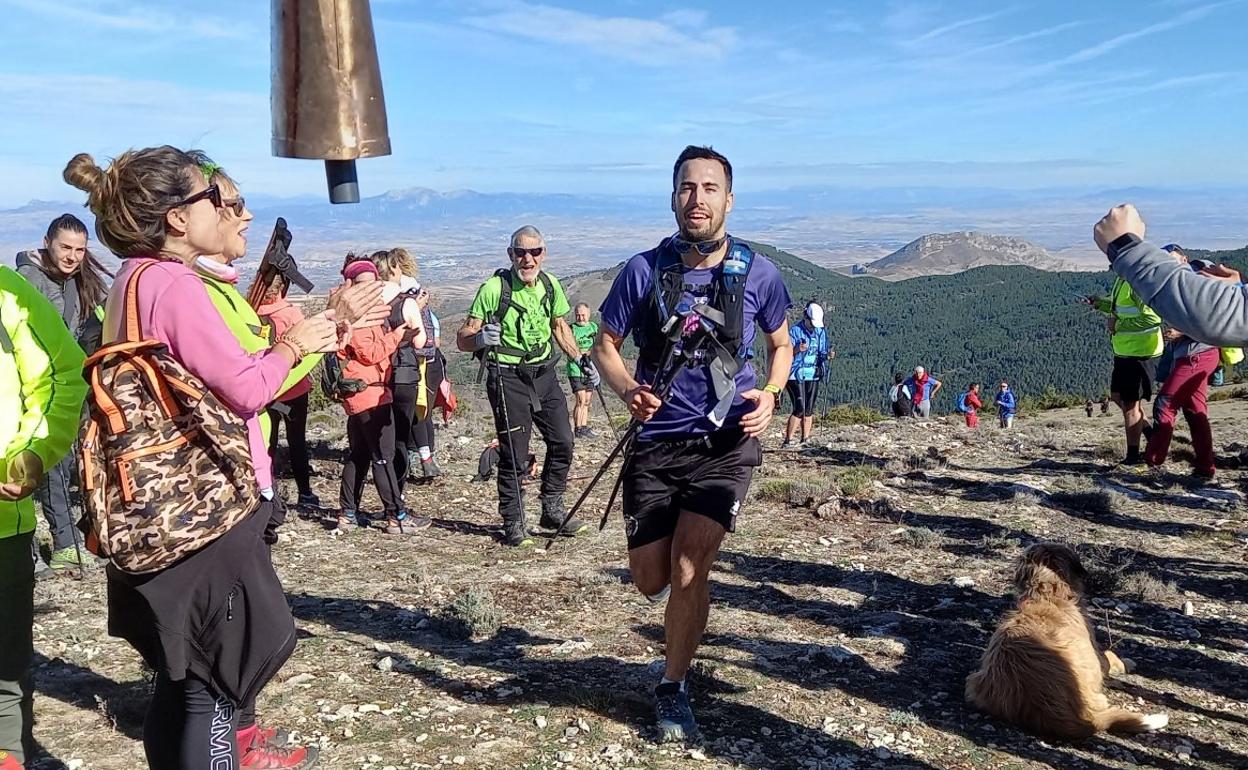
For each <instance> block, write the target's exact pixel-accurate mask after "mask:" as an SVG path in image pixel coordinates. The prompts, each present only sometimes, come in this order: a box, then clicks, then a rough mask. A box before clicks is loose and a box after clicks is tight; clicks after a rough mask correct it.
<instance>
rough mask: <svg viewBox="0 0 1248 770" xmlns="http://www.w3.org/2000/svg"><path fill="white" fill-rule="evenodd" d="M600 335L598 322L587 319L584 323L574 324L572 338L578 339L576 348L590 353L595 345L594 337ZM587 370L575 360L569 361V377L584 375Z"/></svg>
mask: <svg viewBox="0 0 1248 770" xmlns="http://www.w3.org/2000/svg"><path fill="white" fill-rule="evenodd" d="M597 336H598V324H596V323H595V322H593V321H586V322H585V323H583V324H578V323H574V324H572V338H573V339H575V340H576V349H577V350H579V351H581V352H582V353H588V352H589V351H590V349H592V348H593V347H594V338H595V337H597ZM584 376H585V372H583V371H581V367H580V366H579V365H578V364H577V362H575V361H569V362H568V377H569V378H571V377H584Z"/></svg>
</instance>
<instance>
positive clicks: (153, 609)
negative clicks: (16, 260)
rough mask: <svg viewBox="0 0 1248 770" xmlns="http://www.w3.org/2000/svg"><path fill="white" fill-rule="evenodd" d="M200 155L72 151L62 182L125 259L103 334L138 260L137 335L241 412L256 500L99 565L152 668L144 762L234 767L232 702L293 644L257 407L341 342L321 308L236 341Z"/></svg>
mask: <svg viewBox="0 0 1248 770" xmlns="http://www.w3.org/2000/svg"><path fill="white" fill-rule="evenodd" d="M204 160H205V159H204V158H203V157H202V156H200V155H193V154H188V153H186V152H182V151H181V150H178V149H175V148H173V147H169V146H164V147H155V148H149V149H144V150H132V151H128V152H125V153H123V154H122V155H120V156H119V157H117V158H116V159H115V160H113V162H112V164H111V165H110V166H109V167H108V168H107V169H102V168H100V167H99V166H98V165H96V163H95V162H94V161H93V160H92V159H91V157H90V156H89V155H85V154H83V155H78V156H75V157H74V158H73V159H72V160H71V161H70V162H69V165H68V166H67V167H66V169H65V180H66V181H67V182H69V183H70V184H72V185H74V186H75V187H77V188H79V189H81V190H84V191H86V192H87V193H88V196H89V197H88V205H89V206H90V207H91V210H92V211H93V212H94V214H95V217H96V234H97V235H98V236H99V239H100V241H101V242H102V243H103V244H104V245H105V246H107V247H108V248H109V249H111V250H112V252H113V253H114V254H116V255H117V256H118V257H120V258H122V260H123V265H122V267H121V269H120V270H119V271H118V275H117V280H116V282H115V283H114V286H113V289H112V291H111V292H110V293H109V296H108V301H107V303H106V305H105V317H104V332H103V341H104V343H105V344H109V343H111V342H113V341H115V340H117V339H118V338H120V337H121V333H122V329H121V324H122V320H123V319H122V315H123V306H124V298H125V295H126V289H127V286H128V285H129V283H130V281H131V277H132V276H133V275H134V274H135V271H136V270H138V269H139V268H140V267H143V269H144V272H143V273H142V280H139V281H138V283H137V284H136V287H135V293H136V295H137V300H138V303H137V304H138V314H137V315H138V318H137V321H138V324H139V327H140V332H141V334H140V336H141V337H143V338H146V339H155V340H158V341H159V342H161V343H163V344H164V345H165V346H166V347H167V349H168V353H169V355H170V356H172V357H173V358H174V359H176V360H177V361H178V362H179V363H180V364H181V365H182V366H183V367H184V368H185V369H187V370H188V371H189V372H190V373H191V374H193V375H195V376H196V377H198V378H199V379H200V380H201V381H202V382H203V383H204V385H205V386H206V387H207V388H208V389H209V390H211V391H212V393H213V394H214V395H215V396H216V398H217V400H218V401H220V402H221V404H223V405H224V406H225V407H227V408H228V409H230V410H231V411H233V412H234V413H235V414H237V415H238V417H239V418H240V419H241V420H243V421H244V422H245V424H246V429H247V434H248V438H249V445H250V447H251V459H252V465H253V467H254V471H255V478H256V483H257V486H258V487H259V489H260V490H261V495H260V503H259V505H258V506H257V507H256V509H255V510H254V511H252V512H251V513H250V514H249V515H247V516H245V517H242V518H241V519H240V520H239V522H238V523H237V524H235V525H234V526H233V527H232V528H230V529H229V530H228V531H226V532H225V533H224V534H222V535H221V536H220V537H218V538H217V539H215V540H212V541H211V542H209V543H208V544H207V545H205V546H203V547H202V548H200V549H199V550H197V551H194V552H193V553H191V554H190V555H188V556H186V557H184V558H182V559H180V560H179V561H176V562H174V563H173V564H172V565H171V566H167V567H164V568H163V569H160V570H158V571H155V572H145V573H143V574H133V573H129V572H125V571H123V570H121V569H120V568H118V567H117V565H116V564H109V566H108V567H107V574H108V613H109V616H108V628H109V633H110V634H112V635H114V636H118V637H121V638H123V639H125V640H126V641H128V642H129V643H130V644H132V645H133V646H134V647H135V649H136V650H138V651H139V653H140V654H141V655H142V656H143V659H144V660H145V661H146V662H147V663H148V665H150V666H151V667H152V668H153V669H155V671H156V685H155V690H154V692H153V695H152V701H151V704H150V705H149V708H148V714H147V719H146V720H145V722H144V728H143V745H144V749H145V751H146V754H147V760H148V764H149V766H150V767H151V768H152V770H209V769H210V768H218V767H239V766H240V763H239V746H238V745H237V737H236V731H237V729H238V717H239V711H240V708H241V707H242V706H243V704H245V703H247V702H249V701H250V700H251V699H252V698H254V695H255V694H256V693H258V692H259V691H260V689H261V688H262V687H263V686H264V684H265V683H266V682H268V681H269V680H270V679H271V678H272V677H273V676H274V675H275V674H276V672H277V671H278V670H279V669H280V668H281V666H282V664H283V663H284V662H285V661H286V659H287V658H289V656H290V654H291V653H292V652H293V650H294V646H295V627H294V619H293V617H292V616H291V613H290V608H289V606H288V604H287V602H286V597H285V594H284V593H283V591H282V585H281V582H280V581H279V580H278V577H277V574H276V573H275V572H274V570H273V565H272V561H271V559H270V556H269V549H268V548H267V547H266V546H265V543H264V534H265V530H266V528H267V526H268V525H269V522H270V520H271V519H272V518H273V516H274V505H275V503H274V496H273V494H272V487H273V481H272V473H271V467H270V463H269V458H268V452H267V446H266V442H265V439H264V436H263V433H262V431H261V429H260V423H259V414H260V413H261V412H262V411H263V410H264V409H265V407H267V406H268V405H269V404H270V403H271V402H272V401H273V399H274V397H275V396H276V395H277V394H278V393H279V392H280V390H281V388H282V385H283V383H284V382H285V380H286V379H287V377H288V376H289V374H290V371H291V369H292V367H294V366H295V365H297V364H298V363H299V362H300V361H301V360H303V359H304V358H306V357H307V356H308V355H310V354H312V353H317V352H330V351H336V350H337V348H338V344H339V324H338V323H337V322H336V321H335V320H334V319H332V318H330V317H327V316H325V315H324V314H322V315H320V316H315V317H312V318H309V319H307V320H305V321H304V322H302V323H300V324H297V325H296V326H294V327H292V328H291V329H289V330H288V331H287V332H286V334H285V335H283V336H282V337H281V339H279V340H278V341H277V343H276V344H274V345H273V346H272V347H271V348H267V349H264V350H260V351H256V352H251V353H249V352H247V351H246V350H244V348H243V347H242V346H241V345H240V344H239V341H238V339H237V338H236V337H235V335H234V334H233V333H231V331H230V328H229V327H228V326H227V324H226V323H225V321H224V320H223V319H222V317H221V315H220V313H219V312H218V311H217V309H216V307H215V306H214V305H213V303H212V300H211V299H210V298H209V295H208V289H207V288H206V287H205V285H204V281H203V279H202V278H201V276H200V275H199V274H197V273H196V271H195V269H194V268H195V265H196V264H197V263H198V262H199V259H200V257H203V256H205V255H215V254H222V253H223V252H224V251H225V250H226V248H227V244H226V238H225V237H224V235H223V228H222V221H221V220H222V216H223V211H222V209H223V207H224V200H223V196H222V194H221V189H220V188H219V187H217V186H215V185H210V184H209V183H208V181H207V179H206V177H205V172H204V169H203V168H202V167H201V163H202V161H204ZM342 320H343V321H344V322H346V321H350V320H353V319H342ZM196 492H197V491H196V490H193V489H192V490H188V491H187V494H196ZM223 727H226V728H228V729H225V730H223V729H222V728H223ZM287 760H289V761H287V762H283V763H281V764H271V765H269V766H270V767H275V768H276V767H286V768H308V767H311V766H312V764H313V763H314V762H315V754H314V753H311V752H308V751H304V750H300V752H299V753H298V755H297V756H296V755H295V754H294V753H291V754H289V755H288V756H287Z"/></svg>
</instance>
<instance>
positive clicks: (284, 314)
mask: <svg viewBox="0 0 1248 770" xmlns="http://www.w3.org/2000/svg"><path fill="white" fill-rule="evenodd" d="M256 314H257V315H259V316H260V317H261V318H262V319H268V321H269V323H271V324H273V339H277V338H278V337H281V336H282V335H283V334H285V333H286V330H287V329H289V328H290V327H292V326H294V325H295V324H297V323H299V322H300V321H302V320H303V313H302V312H300V310H299V308H297V307H295V306H294V305H292V304H290V302H289V301H288V300H287V299H286V298H285V297H278V298H277V299H275V300H273V301H272V302H270V303H268V304H265V305H261V306H260V307H259V309H257V310H256ZM310 390H312V380H311V379H309V378H307V377H304V378H303V379H302V380H299V382H296V383H295V384H294V385H291V386H290V390H288V391H286V392H285V393H283V394H282V397H281V399H280V400H281V401H291V400H293V399H296V398H299V397H300V396H302V395H304V394H305V393H307V392H308V391H310Z"/></svg>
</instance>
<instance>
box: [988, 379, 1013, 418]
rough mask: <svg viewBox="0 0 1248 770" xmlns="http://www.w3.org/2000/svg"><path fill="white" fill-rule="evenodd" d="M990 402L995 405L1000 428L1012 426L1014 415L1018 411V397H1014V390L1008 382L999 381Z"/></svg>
mask: <svg viewBox="0 0 1248 770" xmlns="http://www.w3.org/2000/svg"><path fill="white" fill-rule="evenodd" d="M992 403H993V404H995V405H996V407H997V423H998V424H999V425H1000V426H1001V427H1002V428H1007V429H1008V428H1013V427H1014V415H1015V414H1016V413H1017V412H1018V399H1017V398H1015V397H1014V391H1012V390H1010V383H1008V382H1006V381H1005V380H1002V381H1001V384H1000V385H999V386H997V395H996V396H995V397H994V398H993V399H992Z"/></svg>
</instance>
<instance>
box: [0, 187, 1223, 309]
mask: <svg viewBox="0 0 1248 770" xmlns="http://www.w3.org/2000/svg"><path fill="white" fill-rule="evenodd" d="M244 192H245V193H246V192H248V191H247V190H244ZM66 197H67V198H69V199H70V202H66V201H31V202H30V203H28V204H25V205H23V206H20V207H17V208H13V209H7V210H3V209H0V255H3V254H5V253H7V254H9V255H12V254H15V253H16V252H18V251H20V250H24V249H28V248H32V247H34V246H37V245H38V244H39V241H40V239H41V238H42V236H43V232H44V228H46V226H47V223H48V222H49V221H50V220H51V219H53V218H54V217H56V216H57V215H59V214H61V213H62V212H65V211H70V212H75V213H77V214H79V215H80V216H81V217H82V218H83V219H84V220H85V221H87V223H88V225H91V224H93V223H92V221H91V216H90V212H88V211H87V210H85V209H84V207H83V206H82V202H81V201H82V199H81V198H80V197H78V195H77V194H76V193H72V192H71V191H69V190H68V189H67V190H66ZM248 200H249V202H250V204H251V208H252V211H253V213H254V214H255V216H256V220H255V222H254V224H253V225H252V227H251V250H252V254H251V256H250V258H249V259H248V260H246V261H244V262H243V263H242V265H241V267H242V270H243V272H244V273H247V272H249V266H254V264H255V260H256V259H258V257H259V253H260V250H261V249H262V248H263V246H264V243H265V242H266V241H267V236H268V233H269V231H270V229H271V228H272V226H273V222H274V221H275V220H276V218H277V217H278V216H282V217H284V218H285V219H286V220H287V222H288V223H289V224H290V227H291V231H292V233H293V234H294V239H295V240H294V244H293V245H292V252H293V253H294V254H295V255H296V256H297V257H298V258H299V259H300V264H301V265H302V266H303V267H304V268H305V269H306V271H307V273H308V274H309V275H310V276H311V278H312V280H313V281H314V282H316V283H317V284H318V286H321V287H324V286H326V285H328V284H329V283H331V282H333V281H334V280H336V278H335V277H336V275H337V273H338V269H339V267H340V266H341V264H342V258H343V255H344V254H345V253H346V252H347V251H353V250H354V251H364V252H371V251H374V250H377V249H382V248H389V247H393V246H398V245H402V246H406V247H408V248H409V249H411V250H412V251H413V252H414V253H415V254H417V255H418V258H419V259H420V262H421V270H422V275H423V276H424V277H425V278H427V279H428V280H429V281H431V282H433V283H435V284H444V285H445V284H450V283H459V284H467V283H472V282H475V281H479V280H480V279H482V278H484V277H485V276H486V275H488V274H489V273H490V272H492V271H493V269H494V268H495V267H497V266H498V265H499V264H502V263H504V261H505V260H506V255H505V250H506V246H507V237H508V235H509V234H510V233H511V232H512V231H513V230H515V229H516V228H517V227H519V226H520V225H523V224H533V225H536V226H537V227H539V228H540V229H541V230H542V231H543V232H544V233H545V234H546V236H547V241H548V244H549V246H550V264H551V268H552V269H553V270H555V271H556V272H558V273H559V274H562V275H568V274H572V273H576V272H582V271H584V270H590V269H597V268H604V267H607V266H609V265H613V264H616V263H618V262H619V261H620V260H622V259H624V258H625V257H627V256H628V255H630V254H634V253H636V252H638V251H641V250H643V249H646V248H649V247H650V246H652V245H654V244H655V243H657V242H658V241H659V240H660V239H661V238H662V237H663V236H665V235H667V234H669V233H671V231H672V230H673V229H674V227H673V223H672V216H671V212H670V211H669V209H668V205H669V203H668V193H667V191H666V190H663V189H658V190H655V191H654V193H653V194H651V195H594V194H589V195H583V194H563V193H483V192H477V191H473V190H457V191H449V192H439V191H436V190H431V189H428V188H423V187H413V188H409V189H404V190H394V191H391V192H387V193H384V194H381V195H375V196H371V197H366V198H364V199H363V200H362V201H361V202H360V203H359V204H356V205H349V206H331V205H330V204H329V203H327V202H325V201H324V200H323V199H320V198H318V197H311V196H301V197H297V198H277V197H274V196H271V195H263V194H254V195H248ZM1122 200H1132V201H1135V202H1137V203H1139V204H1140V206H1141V210H1142V211H1144V213H1145V216H1146V217H1147V218H1148V223H1149V232H1150V233H1156V234H1157V235H1156V237H1158V238H1164V239H1165V240H1167V241H1177V242H1180V243H1183V244H1185V245H1189V246H1198V247H1206V248H1225V247H1229V246H1238V245H1239V244H1240V243H1242V240H1241V238H1242V234H1243V233H1244V232H1248V188H1246V189H1229V190H1196V191H1193V190H1159V189H1152V188H1133V189H1123V190H1107V191H1100V192H1092V191H1088V190H1025V191H1020V190H997V189H984V188H978V189H953V188H933V187H914V188H881V189H853V188H834V187H822V188H819V187H812V188H800V189H792V190H771V191H751V190H746V189H740V190H738V191H737V194H736V204H735V207H734V209H733V213H732V218H731V222H730V226H731V229H732V232H733V233H734V234H737V235H740V236H741V237H746V238H750V239H753V240H757V241H761V242H766V243H774V244H777V245H778V246H781V247H783V248H784V249H785V250H786V251H788V252H789V253H792V254H795V255H798V256H801V257H802V258H804V259H807V260H809V261H811V262H814V263H816V264H819V265H822V266H824V267H832V268H846V269H848V268H850V267H851V266H852V265H855V264H861V265H868V264H870V263H873V262H877V261H879V260H880V259H881V258H885V259H886V258H888V256H889V255H892V254H893V253H894V252H896V251H897V249H898V247H899V246H900V245H901V244H904V243H907V242H910V241H913V240H914V239H916V238H922V237H923V236H925V235H929V234H932V233H948V232H963V231H974V232H980V233H1009V234H1011V235H1014V236H1017V237H1019V238H1024V239H1026V240H1027V241H1028V242H1029V243H1032V244H1036V246H1037V248H1042V249H1046V250H1048V251H1049V253H1050V254H1051V255H1052V256H1053V257H1054V258H1055V259H1057V260H1059V261H1062V260H1065V261H1074V262H1076V263H1080V264H1082V263H1083V262H1084V261H1087V262H1089V263H1090V264H1093V265H1096V264H1099V255H1097V253H1096V250H1095V247H1093V246H1092V244H1091V239H1090V238H1089V235H1088V231H1089V229H1090V226H1091V223H1092V222H1094V221H1095V220H1096V218H1097V217H1099V216H1100V215H1101V214H1103V213H1104V211H1105V210H1106V209H1107V208H1108V207H1109V206H1110V205H1112V204H1114V203H1118V202H1120V201H1122ZM1211 211H1216V212H1217V217H1216V218H1215V217H1211V216H1210V215H1209V212H1211ZM92 240H93V241H94V239H92ZM904 250H905V249H903V251H904ZM10 259H11V256H10ZM952 264H954V265H959V264H960V265H967V266H969V265H970V264H971V263H970V262H966V261H962V262H959V261H957V260H953V262H952ZM976 264H980V263H976ZM918 272H924V271H918ZM913 273H914V271H912V272H911V273H904V271H903V273H899V275H901V274H913Z"/></svg>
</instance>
